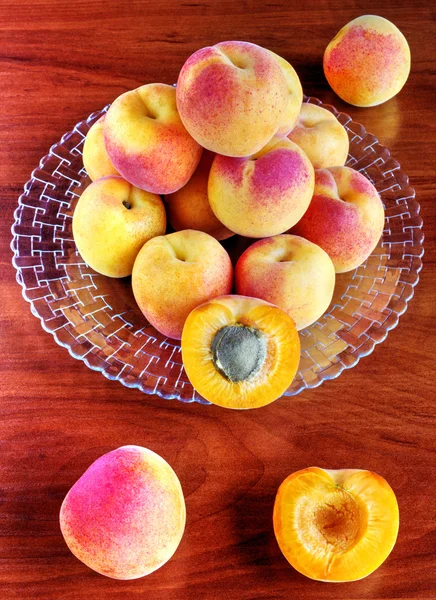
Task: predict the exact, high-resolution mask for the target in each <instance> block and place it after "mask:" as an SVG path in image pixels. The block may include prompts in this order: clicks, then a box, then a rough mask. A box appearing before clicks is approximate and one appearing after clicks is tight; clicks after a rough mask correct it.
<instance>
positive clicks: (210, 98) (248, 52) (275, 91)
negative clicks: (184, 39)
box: [177, 41, 289, 156]
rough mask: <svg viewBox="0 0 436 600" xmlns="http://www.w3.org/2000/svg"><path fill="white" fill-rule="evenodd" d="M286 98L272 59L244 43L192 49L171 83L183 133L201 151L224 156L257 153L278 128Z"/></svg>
mask: <svg viewBox="0 0 436 600" xmlns="http://www.w3.org/2000/svg"><path fill="white" fill-rule="evenodd" d="M288 100H289V91H288V87H287V83H286V79H285V76H284V75H283V72H282V69H281V68H280V66H279V63H278V62H277V60H275V59H274V57H273V56H272V55H271V53H270V52H269V51H268V50H266V49H265V48H261V47H260V46H257V45H256V44H250V43H249V42H239V41H228V42H220V43H219V44H216V45H215V46H208V47H206V48H201V49H200V50H197V51H196V52H194V54H192V55H191V56H190V57H189V58H188V59H187V61H186V62H185V64H184V65H183V67H182V69H181V71H180V75H179V78H178V81H177V107H178V109H179V113H180V116H181V118H182V121H183V123H184V125H185V127H186V129H187V130H188V131H189V133H190V134H191V135H192V137H193V138H194V139H195V140H197V142H198V143H199V144H201V145H202V146H203V147H204V148H207V149H208V150H211V151H212V152H217V153H219V154H224V155H225V156H248V155H249V154H254V153H255V152H258V151H259V150H260V149H261V148H262V147H263V146H264V145H265V144H266V143H267V142H268V140H270V139H271V138H272V136H273V135H274V134H275V133H276V131H277V129H278V128H279V127H280V125H281V124H282V121H283V118H284V116H285V113H286V110H287V106H288Z"/></svg>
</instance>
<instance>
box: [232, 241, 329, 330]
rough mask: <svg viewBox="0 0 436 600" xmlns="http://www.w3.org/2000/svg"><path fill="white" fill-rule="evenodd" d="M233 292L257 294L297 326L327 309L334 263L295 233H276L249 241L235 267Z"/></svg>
mask: <svg viewBox="0 0 436 600" xmlns="http://www.w3.org/2000/svg"><path fill="white" fill-rule="evenodd" d="M235 287H236V293H237V294H242V295H244V296H253V297H255V298H261V299H262V300H266V301H267V302H271V304H275V305H276V306H278V307H280V308H281V309H282V310H284V311H285V312H287V313H288V314H289V315H290V316H291V317H292V318H293V320H294V321H295V325H296V327H297V330H298V331H300V330H301V329H304V328H305V327H309V325H312V323H314V322H315V321H316V320H317V319H319V317H321V315H323V314H324V313H325V311H326V310H327V308H328V306H329V304H330V302H331V299H332V296H333V291H334V288H335V267H334V265H333V263H332V261H331V259H330V257H329V255H328V254H327V252H325V251H324V250H323V249H322V248H320V247H319V246H317V245H316V244H313V243H312V242H309V241H308V240H305V239H304V238H302V237H299V236H297V235H289V234H284V235H277V236H274V237H270V238H265V239H263V240H259V241H258V242H255V243H254V244H252V245H251V246H250V247H249V248H247V250H246V251H245V252H244V253H243V254H242V256H241V257H240V258H239V260H238V262H237V264H236V268H235Z"/></svg>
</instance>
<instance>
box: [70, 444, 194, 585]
mask: <svg viewBox="0 0 436 600" xmlns="http://www.w3.org/2000/svg"><path fill="white" fill-rule="evenodd" d="M185 520H186V509H185V500H184V498H183V491H182V488H181V485H180V482H179V479H178V477H177V475H176V474H175V473H174V471H173V469H172V468H171V467H170V465H169V464H168V463H167V462H166V461H165V460H164V459H163V458H162V457H161V456H159V455H158V454H156V453H155V452H152V451H151V450H148V449H147V448H143V447H141V446H122V447H121V448H118V449H117V450H113V451H112V452H108V453H107V454H104V455H103V456H101V457H100V458H98V459H97V460H96V461H95V462H93V463H92V465H91V466H90V467H89V468H88V469H87V471H85V473H84V474H83V475H82V476H81V477H80V479H78V480H77V481H76V483H75V484H74V485H73V487H72V488H71V489H70V491H69V492H68V494H67V495H66V497H65V499H64V501H63V503H62V507H61V511H60V526H61V531H62V535H63V536H64V539H65V542H66V543H67V546H68V547H69V549H70V550H71V552H72V553H73V554H74V555H75V556H76V557H77V558H78V559H79V560H81V561H82V562H83V563H85V565H87V566H88V567H90V568H91V569H94V571H97V573H101V574H102V575H106V576H107V577H112V578H114V579H136V578H138V577H143V576H144V575H148V574H149V573H152V572H153V571H155V570H156V569H159V567H161V566H162V565H163V564H165V563H166V562H167V561H168V560H169V559H170V558H171V556H172V555H173V554H174V552H175V551H176V549H177V546H178V545H179V543H180V540H181V539H182V536H183V531H184V528H185Z"/></svg>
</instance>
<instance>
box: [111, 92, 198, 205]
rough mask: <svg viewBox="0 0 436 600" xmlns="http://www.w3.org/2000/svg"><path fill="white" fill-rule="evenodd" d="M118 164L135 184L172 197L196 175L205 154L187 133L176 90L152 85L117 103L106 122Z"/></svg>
mask: <svg viewBox="0 0 436 600" xmlns="http://www.w3.org/2000/svg"><path fill="white" fill-rule="evenodd" d="M104 140H105V146H106V150H107V153H108V155H109V158H110V160H111V162H112V164H113V165H114V166H115V168H116V169H118V171H119V172H120V173H121V175H122V176H123V177H124V178H125V179H127V181H129V182H130V183H132V184H133V185H135V186H136V187H139V188H141V189H143V190H146V191H148V192H153V193H154V194H171V193H172V192H175V191H176V190H178V189H180V188H181V187H183V186H184V185H185V183H187V182H188V181H189V179H190V177H191V175H192V174H193V173H194V171H195V169H196V167H197V165H198V162H199V160H200V157H201V152H202V149H201V147H200V146H199V145H198V144H197V142H196V141H195V140H194V139H193V138H192V137H191V136H190V135H189V133H188V132H187V131H186V129H185V127H184V125H183V123H182V121H181V119H180V115H179V113H178V111H177V106H176V90H175V89H174V88H173V87H172V86H171V85H165V84H163V83H150V84H147V85H143V86H141V87H139V88H137V89H136V90H131V91H129V92H126V93H124V94H122V95H121V96H119V97H118V98H116V99H115V100H114V102H113V103H112V105H111V106H110V108H109V110H108V112H107V114H106V117H105V120H104Z"/></svg>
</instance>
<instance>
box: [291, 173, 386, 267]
mask: <svg viewBox="0 0 436 600" xmlns="http://www.w3.org/2000/svg"><path fill="white" fill-rule="evenodd" d="M383 227H384V209H383V204H382V201H381V200H380V196H379V195H378V193H377V190H376V189H375V187H374V186H373V185H372V183H371V182H370V181H369V180H368V179H367V178H366V177H365V176H364V175H362V174H361V173H359V172H358V171H355V170H354V169H350V168H349V167H332V168H330V169H319V170H317V171H315V191H314V193H313V198H312V200H311V202H310V205H309V208H308V209H307V211H306V213H305V214H304V216H303V217H302V219H301V220H300V221H299V222H298V223H297V224H296V225H295V226H294V227H293V228H292V231H291V232H292V233H294V234H296V235H300V236H302V237H304V238H306V239H308V240H310V241H311V242H313V243H314V244H317V245H318V246H321V248H323V250H325V251H326V252H327V254H328V255H329V256H330V258H331V259H332V261H333V264H334V265H335V270H336V273H345V272H346V271H351V270H352V269H355V268H356V267H358V266H359V265H360V264H361V263H363V262H364V261H365V260H366V259H367V258H368V256H369V255H370V254H371V252H372V251H373V250H374V248H375V247H376V246H377V244H378V241H379V240H380V236H381V234H382V232H383Z"/></svg>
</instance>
